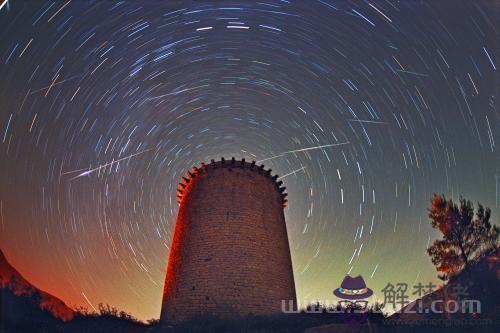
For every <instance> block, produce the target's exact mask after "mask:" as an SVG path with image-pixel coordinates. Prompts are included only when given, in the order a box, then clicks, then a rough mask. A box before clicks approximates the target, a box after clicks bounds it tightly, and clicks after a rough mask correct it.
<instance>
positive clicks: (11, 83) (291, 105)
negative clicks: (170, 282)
mask: <svg viewBox="0 0 500 333" xmlns="http://www.w3.org/2000/svg"><path fill="white" fill-rule="evenodd" d="M0 3H1V5H0V6H2V8H1V9H0V78H1V79H0V103H1V104H0V213H1V214H0V218H1V219H0V244H1V248H2V249H3V250H4V252H5V255H6V256H7V258H8V259H9V261H10V262H11V263H12V264H13V265H14V266H15V267H16V268H18V270H19V271H20V272H21V273H22V274H23V275H24V276H25V277H26V278H27V279H28V280H30V281H31V282H33V283H34V284H35V285H37V286H38V287H40V288H41V289H44V290H46V291H48V292H50V293H53V294H54V295H56V296H58V297H60V298H62V299H63V300H64V301H65V302H67V304H69V305H82V306H85V307H87V308H89V309H91V310H92V308H93V307H97V305H98V304H99V302H103V303H109V304H110V305H113V306H116V307H117V308H119V309H123V310H125V311H128V312H131V313H132V314H133V315H135V316H137V317H139V318H140V319H148V318H153V317H155V318H158V317H159V313H160V305H161V297H162V289H163V281H164V275H165V271H166V262H167V256H168V251H169V244H170V240H171V237H172V232H173V226H174V223H175V219H176V214H177V209H178V206H177V202H176V193H175V189H176V188H177V183H178V181H179V180H180V177H181V176H183V175H184V172H185V171H186V169H187V168H190V167H192V166H194V165H199V164H200V163H201V162H202V161H209V160H210V159H212V158H214V159H220V158H221V157H226V158H230V157H232V156H234V157H236V158H243V157H244V158H246V160H247V161H249V160H250V161H251V160H256V161H262V162H261V163H263V164H265V166H266V169H268V168H271V169H272V170H273V173H277V174H279V175H280V176H284V178H283V179H282V180H283V182H284V184H285V185H286V187H287V192H288V193H289V205H288V208H286V209H285V214H286V219H287V227H288V234H289V239H290V247H291V252H292V260H293V266H294V273H295V281H296V287H297V296H298V299H299V300H302V299H320V300H336V298H335V297H334V296H333V294H332V291H333V289H335V288H337V287H339V285H340V282H341V281H342V279H343V277H344V276H345V274H346V273H348V272H349V273H350V274H351V275H358V274H361V275H362V276H363V277H364V278H365V280H366V282H367V284H368V286H369V287H370V288H372V289H373V290H374V292H375V296H373V297H372V298H371V299H370V300H371V301H375V300H377V299H378V300H380V299H381V298H382V299H383V295H382V293H381V289H382V288H383V287H384V286H385V285H386V284H387V283H388V282H392V283H396V282H407V283H409V284H413V283H417V282H422V283H428V282H430V281H434V282H437V281H438V280H437V279H436V271H435V268H434V266H433V265H432V263H431V261H430V258H429V257H428V255H427V253H426V251H425V249H426V247H427V245H428V244H429V243H430V242H432V241H433V240H434V239H436V238H437V237H438V236H439V235H438V234H437V232H435V231H434V230H433V229H432V228H431V226H430V224H429V221H428V219H427V214H426V207H428V203H429V199H430V197H431V195H432V193H433V192H438V193H444V194H445V195H447V196H448V197H450V198H453V199H458V197H459V195H460V194H462V195H464V196H465V197H466V198H468V199H471V200H473V201H474V202H477V201H480V202H481V203H483V204H484V205H486V206H489V207H491V208H492V211H493V213H492V215H493V216H492V220H493V222H495V223H498V221H499V216H500V208H499V207H500V197H499V192H500V170H499V169H500V157H499V156H500V154H499V148H498V145H499V144H500V137H499V136H500V134H499V133H500V113H499V111H498V106H497V101H496V100H497V98H498V96H497V93H498V87H499V82H498V70H499V68H498V67H499V66H500V60H499V54H500V48H499V43H498V40H499V39H498V37H499V32H498V29H499V25H498V22H499V9H500V5H499V3H498V2H495V1H493V0H491V1H455V0H453V1H452V0H449V1H425V2H424V1H392V0H387V1H331V0H319V1H313V0H311V1H298V0H297V1H284V0H282V1H277V0H274V1H272V0H263V1H261V2H257V1H256V2H253V1H217V2H216V1H192V2H190V1H162V2H160V1H155V2H153V1H151V2H140V1H129V2H119V3H113V2H111V1H88V2H84V1H76V0H73V1H67V2H66V1H61V2H59V1H38V2H35V1H14V0H10V1H4V0H1V1H0ZM412 298H413V297H412Z"/></svg>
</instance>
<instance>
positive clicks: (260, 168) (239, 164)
mask: <svg viewBox="0 0 500 333" xmlns="http://www.w3.org/2000/svg"><path fill="white" fill-rule="evenodd" d="M216 169H229V170H232V169H245V170H250V171H253V172H255V173H257V174H260V175H263V176H265V177H266V178H268V179H269V180H270V181H272V182H273V183H274V184H275V185H276V187H277V190H278V192H279V193H280V195H281V198H282V202H283V207H286V204H287V201H288V200H287V199H286V197H287V196H288V193H285V190H286V187H284V186H283V187H282V185H283V182H282V181H281V180H279V179H280V178H279V176H278V175H272V169H268V170H265V166H264V164H260V165H257V162H256V161H251V162H247V161H246V159H245V158H242V159H241V160H237V159H235V158H234V157H232V158H231V159H229V160H228V159H225V158H224V157H222V158H221V159H220V160H215V159H211V160H210V162H208V163H205V162H202V163H201V164H200V165H199V166H193V167H192V168H191V169H188V170H187V171H186V175H185V176H184V177H181V182H179V188H178V189H177V202H178V203H179V204H180V203H181V202H182V199H183V195H184V192H185V190H186V187H188V185H189V183H191V181H192V180H194V179H195V178H197V177H198V176H199V175H202V174H207V173H210V171H211V170H216Z"/></svg>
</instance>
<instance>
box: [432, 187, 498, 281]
mask: <svg viewBox="0 0 500 333" xmlns="http://www.w3.org/2000/svg"><path fill="white" fill-rule="evenodd" d="M490 216H491V210H490V209H489V208H484V207H483V206H482V205H481V204H480V203H478V209H477V212H476V213H475V214H474V205H473V204H472V202H471V201H468V200H465V199H464V198H462V197H460V199H459V204H458V205H457V204H456V203H454V202H453V201H452V200H448V201H447V200H446V198H445V196H444V195H437V194H434V195H433V197H432V199H431V206H430V208H429V218H430V220H431V224H432V227H434V228H435V229H438V230H439V231H440V232H441V233H442V234H443V238H442V239H439V240H436V241H435V242H434V243H433V244H432V245H431V246H430V247H429V248H428V249H427V253H428V254H429V255H430V256H431V259H432V263H433V264H434V265H436V269H437V270H438V271H439V272H442V273H443V275H440V276H439V277H440V278H441V279H442V280H446V279H449V278H450V277H451V276H453V275H456V274H458V273H460V272H461V271H463V270H464V269H466V268H467V267H469V266H470V265H471V264H472V263H474V262H476V261H478V260H479V259H480V258H482V257H483V256H484V255H485V254H487V253H491V252H492V251H496V250H497V249H498V238H499V234H500V228H499V227H498V226H495V225H492V224H491V223H490Z"/></svg>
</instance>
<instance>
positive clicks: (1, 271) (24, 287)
mask: <svg viewBox="0 0 500 333" xmlns="http://www.w3.org/2000/svg"><path fill="white" fill-rule="evenodd" d="M0 287H1V288H2V291H6V290H9V291H10V292H11V293H12V294H13V295H15V296H19V297H29V298H31V300H37V301H38V302H39V303H38V305H39V307H40V309H42V310H46V311H48V312H50V313H51V314H52V315H53V316H54V317H56V318H59V319H60V320H62V321H68V320H71V319H73V317H74V316H75V312H74V311H73V310H72V309H71V308H69V307H68V306H67V305H66V304H65V303H64V302H63V301H61V300H60V299H59V298H57V297H55V296H53V295H51V294H49V293H47V292H45V291H43V290H40V289H38V288H37V287H35V286H33V285H32V284H31V283H30V282H28V281H27V280H26V279H25V278H24V277H23V276H22V275H21V274H20V273H19V272H18V271H17V270H16V269H15V268H14V267H12V266H11V265H10V264H9V262H8V261H7V258H5V255H4V254H3V252H2V250H0ZM4 289H6V290H4ZM7 294H8V293H6V295H7ZM7 298H8V297H7ZM2 300H3V298H2Z"/></svg>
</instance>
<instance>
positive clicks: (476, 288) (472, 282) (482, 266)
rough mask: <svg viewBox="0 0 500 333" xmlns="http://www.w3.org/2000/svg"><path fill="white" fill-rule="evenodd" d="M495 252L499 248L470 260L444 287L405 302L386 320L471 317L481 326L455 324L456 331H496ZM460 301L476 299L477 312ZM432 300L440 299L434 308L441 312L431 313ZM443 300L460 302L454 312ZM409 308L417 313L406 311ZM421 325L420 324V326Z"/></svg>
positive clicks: (498, 266) (499, 269)
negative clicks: (463, 309) (480, 257)
mask: <svg viewBox="0 0 500 333" xmlns="http://www.w3.org/2000/svg"><path fill="white" fill-rule="evenodd" d="M499 255H500V251H497V252H492V253H489V254H488V255H485V256H484V257H483V258H482V259H481V260H479V261H477V262H474V263H472V264H471V265H470V266H469V267H467V268H466V269H465V270H463V271H462V272H460V273H459V274H457V275H455V276H453V277H451V278H450V280H449V281H448V283H447V284H446V285H445V286H443V287H441V288H439V289H438V290H436V291H434V292H432V293H429V294H427V295H425V296H423V297H422V298H420V299H417V300H415V301H414V302H412V303H410V304H408V305H407V306H405V307H404V308H402V309H401V310H400V311H398V312H397V313H395V314H393V315H392V316H391V317H390V318H389V320H395V321H398V320H399V321H400V320H402V321H407V322H409V321H422V320H427V321H428V320H448V321H451V320H453V319H459V320H466V321H467V322H471V321H469V319H472V321H474V322H476V323H478V322H482V323H481V326H474V325H472V326H468V324H467V325H463V326H461V327H460V326H459V327H457V328H456V331H464V332H470V331H475V330H479V331H481V332H490V331H492V332H493V331H496V332H498V331H500V323H499V320H498V319H499V318H500V304H499V302H498V300H499V299H500V286H499V282H500V262H499V257H500V256H499ZM463 300H478V301H479V302H480V313H478V312H479V311H478V309H477V307H474V308H470V309H471V310H470V311H469V310H468V307H469V305H465V304H464V303H462V301H463ZM433 301H440V303H439V304H436V305H435V309H437V310H438V311H443V313H434V312H433V311H432V309H431V303H432V302H433ZM446 302H457V303H458V304H459V305H460V309H459V310H458V311H456V313H450V312H447V311H446V308H445V307H444V303H446ZM419 304H421V305H419ZM462 308H465V309H467V310H466V311H465V313H462ZM420 309H422V310H420ZM448 309H449V310H450V311H451V312H454V305H453V306H451V305H450V307H449V308H448ZM409 311H417V312H420V313H408V312H409ZM422 312H423V313H422ZM424 327H425V326H421V327H420V329H422V328H424ZM435 329H436V328H435V327H434V330H435ZM434 330H433V328H432V327H427V331H434ZM409 331H410V330H409ZM436 331H438V330H436Z"/></svg>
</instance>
